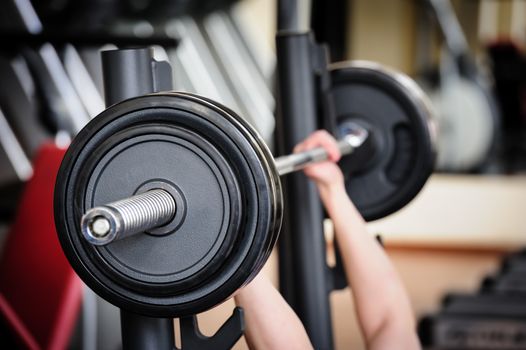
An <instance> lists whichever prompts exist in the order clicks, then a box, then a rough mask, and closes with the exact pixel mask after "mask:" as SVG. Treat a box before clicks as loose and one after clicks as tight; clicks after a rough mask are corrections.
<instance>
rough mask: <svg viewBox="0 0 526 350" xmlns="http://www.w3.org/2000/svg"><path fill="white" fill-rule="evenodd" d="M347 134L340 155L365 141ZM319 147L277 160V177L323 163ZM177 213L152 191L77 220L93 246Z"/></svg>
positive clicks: (363, 132)
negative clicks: (79, 220)
mask: <svg viewBox="0 0 526 350" xmlns="http://www.w3.org/2000/svg"><path fill="white" fill-rule="evenodd" d="M346 127H347V130H346V132H347V134H346V135H345V136H343V137H342V138H341V139H339V140H338V141H337V145H338V149H339V151H340V153H341V155H342V156H345V155H349V154H351V153H352V152H353V151H354V150H355V149H357V148H358V147H360V146H361V145H362V144H363V143H364V142H365V141H366V140H367V138H368V136H369V132H368V131H367V129H366V128H364V127H362V126H360V125H358V124H357V123H352V124H350V125H347V126H346ZM327 159H328V153H327V151H326V150H325V149H324V148H323V147H318V148H314V149H311V150H307V151H304V152H299V153H295V154H290V155H286V156H281V157H277V158H275V160H274V165H275V167H276V170H277V172H278V174H279V175H280V176H283V175H286V174H289V173H291V172H295V171H298V170H301V169H303V168H305V167H307V166H308V165H311V164H314V163H319V162H323V161H326V160H327ZM176 211H177V205H176V201H175V199H174V198H173V197H172V196H171V195H170V193H168V192H167V191H165V190H163V189H160V188H155V189H152V190H149V191H146V192H144V193H141V194H136V195H134V196H131V197H128V198H125V199H121V200H118V201H115V202H112V203H108V204H105V205H101V206H97V207H94V208H91V209H89V210H88V211H87V212H86V213H85V214H84V215H83V216H82V218H81V222H80V225H81V231H82V234H83V236H84V238H85V239H86V240H87V241H88V242H90V243H91V244H94V245H106V244H109V243H111V242H114V241H117V240H120V239H123V238H126V237H129V236H131V235H134V234H137V233H141V232H148V231H149V230H151V229H154V228H156V227H160V226H163V225H164V224H166V223H168V222H170V221H171V219H172V218H173V217H174V216H175V214H176Z"/></svg>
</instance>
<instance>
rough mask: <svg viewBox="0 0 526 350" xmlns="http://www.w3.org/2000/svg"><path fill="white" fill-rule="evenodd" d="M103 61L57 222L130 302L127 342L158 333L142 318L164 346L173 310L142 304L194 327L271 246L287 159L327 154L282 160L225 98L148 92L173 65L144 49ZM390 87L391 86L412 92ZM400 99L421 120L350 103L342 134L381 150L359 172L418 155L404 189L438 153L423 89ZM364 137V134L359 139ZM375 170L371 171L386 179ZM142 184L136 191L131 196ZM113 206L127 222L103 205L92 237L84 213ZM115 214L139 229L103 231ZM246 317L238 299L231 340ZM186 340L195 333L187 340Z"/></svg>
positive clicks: (92, 276) (84, 261)
mask: <svg viewBox="0 0 526 350" xmlns="http://www.w3.org/2000/svg"><path fill="white" fill-rule="evenodd" d="M128 65H129V66H128ZM103 67H104V73H105V91H106V103H107V104H108V105H111V107H109V108H108V109H106V110H105V111H104V112H102V113H101V114H100V115H99V116H97V117H96V118H94V119H93V120H92V121H91V122H90V123H88V125H87V126H86V127H85V128H84V129H83V130H82V131H81V132H80V133H79V134H78V135H77V137H76V138H75V139H74V140H73V142H72V144H71V146H70V148H69V150H68V152H67V154H66V156H65V158H64V161H63V164H62V166H61V169H60V174H59V176H58V178H57V184H56V187H55V191H56V192H55V219H56V226H57V232H58V234H59V238H60V241H61V244H62V247H63V249H64V252H65V253H66V256H67V257H68V259H69V260H70V262H71V264H72V266H73V267H74V269H75V270H76V271H77V273H78V274H79V276H81V278H82V279H83V280H84V281H85V282H86V283H87V284H88V285H89V286H90V287H91V288H92V289H93V290H95V291H96V292H97V293H98V294H99V295H101V296H103V297H104V298H105V299H107V300H109V301H111V302H112V303H113V304H115V305H117V306H118V307H120V308H121V309H122V310H123V311H122V315H123V318H122V322H123V341H124V346H125V347H126V346H127V345H126V344H131V343H133V342H134V341H137V342H139V343H141V342H142V341H145V342H147V341H150V340H147V339H150V338H148V337H146V336H145V334H146V333H149V332H156V331H154V330H152V329H151V328H148V327H147V326H144V327H143V326H140V327H139V328H140V329H141V330H137V329H135V327H136V325H137V324H143V325H146V324H149V325H150V326H151V327H153V328H155V329H156V330H157V331H159V332H161V330H162V332H161V333H162V334H164V335H159V339H158V340H156V341H155V342H157V343H155V344H154V343H148V344H149V346H159V347H163V346H165V345H166V346H168V345H167V344H168V343H167V342H168V341H167V339H168V340H170V339H173V337H172V338H170V337H171V336H170V334H172V333H173V330H172V331H171V332H172V333H170V332H169V331H168V329H169V328H170V327H171V326H170V324H169V323H170V322H169V320H168V319H167V320H166V322H165V321H164V320H161V319H159V320H155V321H153V320H152V319H151V318H148V317H144V316H139V315H145V316H149V317H164V318H169V317H181V318H182V322H183V324H188V322H191V323H192V322H193V323H192V324H194V328H193V330H192V331H191V332H194V333H195V332H197V331H198V330H196V327H197V324H196V322H195V321H192V319H193V317H194V316H193V315H194V314H196V313H198V312H201V311H205V310H207V309H209V308H211V307H213V306H215V305H217V304H219V303H221V302H223V301H224V300H226V299H227V298H228V297H230V296H231V295H232V294H233V293H234V292H235V291H236V290H237V289H238V288H240V287H242V286H243V285H245V284H246V283H248V282H250V280H251V279H252V278H253V277H254V276H255V275H256V274H257V273H258V272H259V271H260V269H261V268H262V266H263V264H264V263H265V261H266V260H267V258H268V256H269V255H270V253H271V250H272V248H273V246H274V244H275V242H276V240H277V237H278V233H279V229H280V226H281V218H282V215H283V206H282V194H281V184H280V180H279V174H280V170H279V169H281V172H282V173H285V172H287V171H286V170H284V169H286V168H296V166H297V165H298V162H297V161H296V160H297V159H298V158H301V159H300V160H301V161H300V162H299V163H303V162H304V161H305V160H306V161H307V162H310V161H312V159H313V158H316V157H318V156H321V157H320V158H323V154H319V155H317V156H313V153H312V152H314V153H318V152H319V150H315V151H312V152H311V153H308V154H299V155H293V156H292V159H293V160H292V161H291V158H287V159H285V158H278V160H276V163H275V162H274V159H273V158H272V155H271V153H270V151H269V150H268V148H267V146H266V145H265V143H264V142H263V140H262V138H261V137H260V136H259V135H258V133H257V132H256V131H255V129H254V128H253V127H252V126H250V125H249V124H248V123H247V122H246V121H245V120H244V119H242V118H241V117H239V116H238V115H237V114H235V113H234V112H233V111H231V110H229V109H228V108H226V107H224V106H223V105H221V104H219V103H217V102H214V101H211V100H209V99H207V98H204V97H200V96H197V95H193V94H188V93H178V92H159V93H155V94H148V95H143V94H144V93H149V92H153V91H162V90H166V89H167V88H168V86H167V85H169V84H168V81H167V80H166V77H167V76H168V77H169V76H170V74H167V69H168V68H167V65H166V63H162V62H156V61H154V60H153V58H152V57H151V52H150V51H149V50H148V49H136V50H116V51H107V52H104V54H103ZM130 67H134V68H135V69H138V71H137V72H136V73H137V74H135V75H132V74H130V69H129V68H130ZM137 67H140V68H137ZM347 69H348V68H347ZM161 78H164V79H165V80H163V79H161ZM159 79H161V80H159ZM357 81H359V80H358V79H357ZM152 82H154V84H152ZM155 82H157V84H155ZM159 82H160V83H159ZM398 82H400V81H398ZM345 83H346V84H348V83H349V80H346V81H345ZM356 90H357V91H359V88H357V89H356ZM351 91H352V90H351ZM395 91H396V92H395V93H393V96H396V93H400V94H403V93H407V91H405V90H403V89H399V90H395ZM411 91H412V90H411ZM418 91H419V90H418ZM412 92H413V93H414V91H412ZM419 92H420V91H419ZM141 95H143V96H141ZM135 96H138V97H135ZM125 98H127V99H125ZM393 98H396V97H393ZM123 99H125V100H124V101H122V102H118V101H120V100H123ZM404 101H406V102H407V103H409V105H410V106H412V107H413V114H412V117H414V119H412V118H402V119H397V120H395V121H394V122H393V123H387V122H385V123H380V122H378V121H376V120H374V117H375V116H376V117H377V116H378V115H375V114H374V113H368V112H369V111H368V110H359V111H360V113H357V114H356V115H357V117H356V118H353V115H352V114H345V117H346V119H345V130H346V135H342V137H343V138H345V137H347V140H349V139H350V140H351V142H348V141H345V147H346V148H347V149H348V150H353V152H352V153H351V154H350V155H349V157H353V156H355V155H359V154H360V153H361V152H362V151H363V152H364V154H362V157H363V158H362V159H367V155H369V156H371V157H373V159H372V160H371V161H370V162H368V161H364V162H363V164H364V165H366V166H367V167H369V168H367V170H366V169H362V168H360V164H354V165H353V171H354V172H355V173H356V176H357V177H358V176H360V175H359V174H360V171H362V172H363V175H361V176H366V174H367V172H368V171H375V169H376V168H375V164H376V162H379V163H380V164H381V166H382V168H383V167H384V166H385V164H388V163H389V162H388V161H387V160H386V159H391V158H393V159H406V158H409V159H417V158H418V159H420V157H421V160H422V166H421V167H412V169H413V170H412V172H415V173H418V174H419V176H416V177H413V176H411V175H408V176H407V179H410V182H409V183H408V182H406V183H404V185H402V186H399V187H397V189H398V190H400V191H404V186H406V187H407V186H408V185H409V184H410V185H411V186H410V187H411V188H413V189H414V188H417V187H418V189H419V188H421V186H422V185H423V182H422V181H421V180H422V178H424V179H425V178H427V177H428V176H429V174H430V172H431V170H432V167H433V160H434V157H433V155H434V153H433V148H432V146H433V142H432V138H431V136H430V129H429V125H428V119H429V115H428V113H429V111H428V110H427V109H424V108H423V107H422V106H423V105H425V103H424V97H423V95H420V94H414V95H409V96H406V100H404ZM116 102H118V103H116ZM411 103H412V104H411ZM417 107H418V108H417ZM386 108H387V107H386ZM388 111H389V112H392V113H391V114H389V113H388V114H389V115H392V117H393V118H394V117H397V116H398V117H400V118H401V116H402V114H403V113H400V112H399V110H397V109H396V108H392V109H388ZM383 112H385V111H383ZM361 113H363V114H361ZM369 115H372V116H373V117H371V119H368V116H369ZM404 115H405V114H404ZM396 126H399V127H401V128H404V129H407V130H408V132H409V134H411V135H412V136H414V137H415V139H416V140H418V142H419V143H420V144H421V145H422V147H419V148H418V150H417V149H416V148H414V147H397V142H396V140H397V138H396V136H393V135H394V134H396V133H397V131H396V130H397V127H396ZM342 132H343V129H342ZM368 135H374V137H372V136H368ZM376 138H378V139H376ZM384 138H386V139H389V138H391V141H386V140H384ZM379 140H380V141H379ZM382 140H383V141H382ZM393 140H394V141H393ZM369 141H371V142H369ZM378 142H380V146H378V145H377V143H378ZM381 142H384V143H383V144H381ZM365 144H369V146H368V147H364V148H362V145H365ZM420 152H422V153H420ZM321 153H323V152H321ZM349 162H350V161H349ZM278 164H281V165H278ZM371 164H372V165H371ZM375 181H378V180H375V179H374V178H373V179H371V180H369V182H368V183H369V184H370V185H371V186H382V183H381V181H379V182H378V183H377V182H375ZM351 188H352V187H351ZM416 192H418V191H416ZM415 194H416V193H415ZM133 195H138V196H136V197H131V198H128V197H130V196H133ZM123 199H124V201H122V202H120V204H115V203H113V202H115V201H119V200H123ZM108 203H110V204H108ZM112 203H113V204H112ZM358 203H359V202H358ZM105 204H108V205H107V207H119V209H123V210H122V211H120V213H121V214H123V215H124V216H123V217H122V219H123V220H120V219H119V220H117V221H112V222H109V221H107V220H104V219H102V217H101V216H102V214H100V215H95V216H94V217H93V218H92V219H93V220H91V219H89V215H88V217H87V219H88V220H87V221H86V224H87V225H86V226H85V228H87V229H88V230H91V233H92V234H93V235H92V238H94V240H95V241H96V243H100V245H99V244H93V241H94V240H91V241H89V240H87V239H86V236H83V234H82V229H81V226H80V222H81V218H82V216H83V215H84V214H85V213H86V212H87V211H88V210H90V209H91V208H94V207H98V206H101V205H102V206H104V205H105ZM99 209H100V208H98V209H97V208H95V209H94V210H93V211H92V212H95V213H96V212H97V210H99ZM130 210H131V211H130ZM205 218H206V220H205ZM108 223H109V224H110V226H111V224H112V223H116V224H119V223H120V224H123V225H124V226H123V228H122V231H121V232H122V233H123V236H126V232H125V231H127V230H129V228H130V227H129V226H128V225H129V224H130V225H131V226H134V225H137V227H139V229H137V230H136V231H139V232H138V233H137V234H134V235H130V236H129V237H126V238H125V239H116V240H113V241H107V242H104V238H102V236H106V237H108V236H107V234H108V233H109V231H105V229H104V226H105V225H106V224H108ZM128 233H132V232H131V231H129V232H128ZM97 235H100V236H101V237H98V238H101V240H99V241H97ZM88 238H89V235H88ZM240 320H241V311H240V310H237V309H236V311H235V313H234V316H233V317H232V318H231V319H230V320H229V321H227V324H226V325H227V326H226V328H229V327H230V331H228V334H220V335H218V336H217V337H216V338H215V339H216V341H219V340H218V339H223V340H224V341H225V342H226V343H228V344H230V345H231V344H233V343H232V341H233V342H235V341H236V340H237V339H238V337H239V336H240V335H241V331H242V327H241V325H240V323H239V322H241V321H240ZM152 322H153V323H152ZM154 324H157V326H155V327H154V326H153V325H154ZM236 325H237V326H236ZM128 327H133V329H135V331H134V332H132V331H131V328H128ZM182 331H183V332H186V331H184V330H183V329H182ZM166 332H168V333H166ZM192 334H193V333H192ZM184 337H185V336H183V338H184ZM126 338H128V339H126ZM203 341H204V343H203V345H202V346H205V347H207V346H209V347H210V348H212V347H213V346H212V345H211V344H212V342H214V341H213V340H212V339H208V341H209V343H207V340H203ZM226 343H225V344H226ZM144 344H146V343H144ZM162 344H164V345H162ZM205 344H208V345H205ZM214 344H215V345H214V346H218V345H217V344H216V343H214ZM172 346H173V344H172ZM223 346H225V345H224V344H223V345H222V346H220V347H223ZM183 347H185V348H186V347H189V345H188V343H185V342H184V341H183Z"/></svg>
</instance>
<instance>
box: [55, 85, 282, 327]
mask: <svg viewBox="0 0 526 350" xmlns="http://www.w3.org/2000/svg"><path fill="white" fill-rule="evenodd" d="M269 159H271V155H270V152H269V151H268V149H267V148H266V146H265V144H264V142H263V141H262V140H261V139H259V136H257V134H256V133H255V132H254V131H253V129H252V128H251V127H250V126H249V125H248V124H247V123H246V122H245V121H243V120H242V119H241V118H240V117H238V116H237V115H235V114H234V113H233V112H232V111H230V110H228V109H226V108H224V107H223V106H221V105H219V104H216V103H210V101H208V100H205V99H203V98H201V97H199V96H195V95H190V94H183V93H169V94H168V93H164V94H152V95H147V96H143V97H138V98H133V99H130V100H127V101H124V102H122V103H119V104H116V105H114V106H112V107H110V108H109V109H107V110H106V111H104V112H103V113H101V114H100V115H99V116H98V117H96V118H95V119H93V120H92V121H91V122H90V123H89V124H88V125H87V126H86V127H85V128H84V129H83V130H82V131H81V132H80V133H79V135H78V136H77V137H76V138H75V139H74V140H73V142H72V144H71V146H70V148H69V150H68V152H67V154H66V156H65V158H64V161H63V163H62V166H61V169H60V171H59V176H58V178H57V184H56V188H55V222H56V226H57V232H58V235H59V239H60V242H61V244H62V247H63V249H64V251H65V253H66V256H67V257H68V259H69V261H70V262H71V264H72V266H73V267H74V269H75V270H76V272H77V273H78V274H79V276H81V278H82V279H83V280H84V281H85V282H86V284H88V285H89V286H90V287H91V288H92V289H93V290H95V291H96V292H97V293H98V294H100V295H101V296H103V297H104V298H105V299H107V300H109V301H110V302H112V303H113V304H115V305H117V306H119V307H121V308H124V309H127V310H130V311H133V312H137V313H141V314H145V315H150V316H156V317H180V316H183V315H189V314H195V313H199V312H202V311H204V310H207V309H209V308H211V307H213V306H215V305H217V304H218V303H220V302H222V301H224V300H225V299H227V298H228V297H229V296H231V295H232V293H233V292H234V291H235V290H237V289H238V288H239V287H241V286H242V285H243V284H246V283H248V282H249V281H250V280H251V279H252V278H253V276H255V274H256V273H257V272H258V271H259V270H260V269H261V267H262V265H263V262H264V261H265V260H266V258H267V257H268V253H269V250H270V249H271V247H272V246H273V245H274V244H275V242H276V239H277V234H278V232H279V227H280V224H281V216H282V201H281V197H280V196H281V189H280V183H279V178H278V177H277V175H276V172H275V169H274V168H273V163H270V162H269ZM152 181H153V182H159V181H160V182H165V183H168V184H170V185H172V186H173V187H175V188H177V190H178V191H179V192H180V193H181V195H182V197H183V198H184V203H185V207H186V208H185V210H186V211H185V216H184V218H183V219H182V222H181V224H180V225H178V226H177V229H175V232H172V233H168V234H163V235H153V234H147V233H144V234H138V235H135V236H132V237H129V238H126V239H123V240H121V241H116V242H113V243H111V244H109V245H107V246H102V247H99V246H93V245H91V244H89V243H88V242H86V241H85V240H84V239H83V237H82V235H81V233H80V227H79V226H80V225H79V222H80V217H81V216H82V214H83V213H84V212H85V211H86V210H87V209H89V208H91V207H93V206H96V205H100V204H104V203H107V202H111V201H115V200H118V199H122V198H124V197H128V196H130V195H132V194H134V193H135V192H137V191H138V190H139V189H140V188H144V186H145V185H146V186H147V184H148V183H149V182H152ZM269 247H270V248H269Z"/></svg>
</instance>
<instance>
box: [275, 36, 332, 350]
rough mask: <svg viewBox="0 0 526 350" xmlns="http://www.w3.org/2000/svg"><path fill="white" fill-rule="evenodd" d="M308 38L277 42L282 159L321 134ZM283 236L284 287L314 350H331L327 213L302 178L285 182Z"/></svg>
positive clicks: (279, 38) (297, 175)
mask: <svg viewBox="0 0 526 350" xmlns="http://www.w3.org/2000/svg"><path fill="white" fill-rule="evenodd" d="M312 49H313V40H312V37H311V35H310V34H309V33H298V32H290V31H283V32H280V33H278V35H277V37H276V50H277V59H278V90H279V94H278V106H279V113H278V118H280V120H278V125H281V127H282V130H281V134H282V142H281V150H280V153H281V154H287V153H290V152H291V150H292V149H293V147H294V146H295V145H296V144H297V143H298V142H300V141H302V140H303V139H305V138H306V137H307V136H308V135H310V134H311V133H312V132H314V131H315V130H316V129H318V127H319V125H318V123H317V111H318V105H317V101H316V100H317V95H316V89H315V77H314V74H313V65H314V62H313V61H312V57H313V54H312ZM284 187H285V191H284V192H285V197H287V198H286V199H285V203H286V205H287V208H286V211H285V213H286V216H285V223H286V226H285V230H284V231H283V232H282V234H281V237H280V249H279V253H280V254H279V259H280V287H281V289H282V290H281V291H282V294H283V296H284V297H285V299H286V300H287V302H288V303H289V304H290V305H291V306H292V307H293V309H294V310H295V311H296V313H297V314H298V316H299V317H300V319H301V320H302V322H303V324H304V326H305V329H306V330H307V333H308V334H309V337H310V340H311V341H312V343H313V345H314V348H315V349H332V348H333V341H332V325H331V310H330V303H329V289H330V287H329V284H328V278H327V276H328V267H327V264H326V256H325V255H326V252H325V247H326V244H325V239H324V236H323V219H324V216H323V210H322V206H321V203H320V199H319V197H318V194H317V191H316V188H315V187H314V184H312V183H311V182H310V181H309V180H308V179H307V178H306V177H305V175H303V174H302V173H294V174H292V175H290V176H289V177H288V178H287V179H286V182H285V186H284Z"/></svg>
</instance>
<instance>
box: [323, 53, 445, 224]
mask: <svg viewBox="0 0 526 350" xmlns="http://www.w3.org/2000/svg"><path fill="white" fill-rule="evenodd" d="M330 73H331V79H332V89H331V92H332V96H333V101H334V105H335V112H336V117H337V125H338V132H339V133H340V134H345V128H346V127H345V126H346V123H348V122H353V123H358V124H361V125H363V126H365V127H366V128H367V129H368V130H369V132H370V140H368V142H369V143H373V146H372V147H364V148H367V150H365V151H364V150H362V151H361V152H360V151H358V152H356V153H355V154H353V155H351V156H349V157H344V158H343V159H342V161H341V162H340V165H341V167H342V170H343V171H344V174H345V176H346V188H347V192H348V194H349V196H350V197H351V198H352V200H353V202H354V204H355V205H356V207H357V208H358V210H359V211H360V213H361V214H362V215H363V217H364V218H365V220H367V221H371V220H376V219H379V218H382V217H384V216H387V215H389V214H391V213H393V212H395V211H397V210H399V209H400V208H402V207H403V206H405V205H406V204H407V203H408V202H409V201H411V200H412V199H413V198H414V197H415V196H416V195H417V193H418V192H419V191H420V189H421V188H422V186H423V185H424V184H425V182H426V180H427V179H428V177H429V175H430V174H431V172H432V171H433V166H434V161H435V150H434V139H435V136H434V128H433V125H432V124H431V123H432V121H431V120H430V116H431V109H430V107H429V103H428V101H427V99H426V97H425V95H424V93H423V92H422V91H421V90H420V88H418V86H417V85H416V84H415V83H414V82H413V81H412V80H411V79H410V78H408V77H406V76H405V75H403V74H400V73H397V72H394V71H391V70H388V69H385V68H384V67H382V66H380V65H378V64H373V63H369V62H359V61H358V62H352V63H340V64H335V65H333V66H332V67H331V70H330ZM340 136H343V135H340ZM369 146H370V145H369ZM371 149H374V151H371ZM364 152H367V153H368V154H366V155H364V154H363V153H364ZM353 163H354V164H353ZM356 163H359V164H358V166H356Z"/></svg>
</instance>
